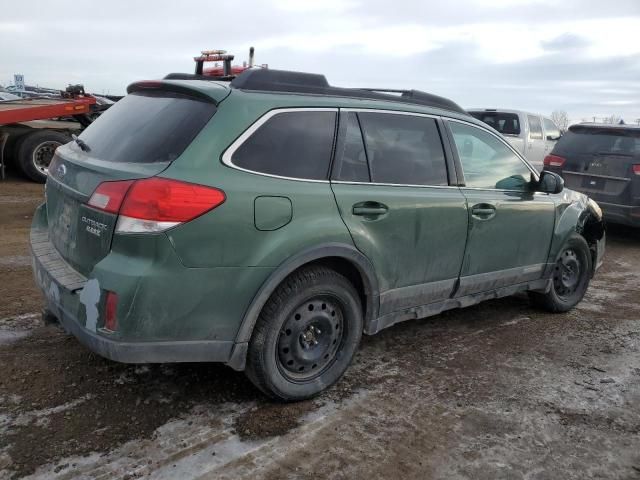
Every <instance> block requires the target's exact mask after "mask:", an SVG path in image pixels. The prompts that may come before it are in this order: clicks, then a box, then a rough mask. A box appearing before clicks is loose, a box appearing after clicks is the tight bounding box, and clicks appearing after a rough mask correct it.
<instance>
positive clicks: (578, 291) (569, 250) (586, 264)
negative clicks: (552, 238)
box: [531, 234, 592, 312]
mask: <svg viewBox="0 0 640 480" xmlns="http://www.w3.org/2000/svg"><path fill="white" fill-rule="evenodd" d="M591 271H592V259H591V251H590V250H589V245H588V244H587V242H586V240H585V239H584V238H583V237H582V236H580V235H578V234H573V235H572V236H571V237H569V240H568V241H567V243H566V244H565V245H564V247H563V248H562V250H561V251H560V254H559V255H558V258H557V259H556V264H555V266H554V269H553V275H552V282H551V289H550V290H549V292H547V293H544V294H541V293H535V292H532V293H531V299H532V300H533V302H534V303H535V304H536V305H538V306H540V307H542V308H544V309H545V310H549V311H551V312H566V311H568V310H570V309H572V308H573V307H575V306H576V305H577V304H578V303H579V302H580V301H581V300H582V297H584V294H585V293H586V291H587V288H588V287H589V282H590V280H591Z"/></svg>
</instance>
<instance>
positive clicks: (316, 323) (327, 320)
mask: <svg viewBox="0 0 640 480" xmlns="http://www.w3.org/2000/svg"><path fill="white" fill-rule="evenodd" d="M361 336H362V307H361V304H360V299H359V297H358V293H357V292H356V290H355V288H354V287H353V285H352V284H351V282H349V280H347V279H346V278H345V277H344V276H343V275H341V274H339V273H338V272H336V271H334V270H331V269H328V268H325V267H309V268H305V269H302V270H300V271H297V272H295V273H293V274H291V275H290V276H289V277H288V278H287V279H286V280H285V281H284V282H283V283H282V284H281V285H280V286H279V287H278V288H277V289H276V291H275V292H274V293H273V294H272V295H271V298H270V299H269V300H268V301H267V304H266V305H265V307H264V308H263V311H262V313H261V314H260V317H259V318H258V321H257V323H256V326H255V329H254V332H253V335H252V337H251V341H250V343H249V352H248V354H247V370H246V373H247V376H248V377H249V379H250V380H251V381H252V382H253V383H254V384H255V385H256V386H257V387H258V388H259V389H260V390H262V391H263V392H264V393H266V394H267V395H268V396H270V397H272V398H275V399H278V400H284V401H294V400H303V399H306V398H310V397H312V396H314V395H317V394H318V393H320V392H321V391H323V390H325V389H326V388H328V387H330V386H331V385H333V384H334V383H335V382H336V381H338V379H339V378H340V377H341V376H342V374H343V373H344V372H345V370H346V369H347V367H348V366H349V364H350V363H351V360H352V358H353V355H354V353H355V351H356V349H357V347H358V344H359V343H360V338H361Z"/></svg>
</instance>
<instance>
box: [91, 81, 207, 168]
mask: <svg viewBox="0 0 640 480" xmlns="http://www.w3.org/2000/svg"><path fill="white" fill-rule="evenodd" d="M215 112H216V106H215V104H214V103H209V102H207V101H204V100H200V99H195V98H192V97H189V96H186V95H182V94H176V93H172V92H166V91H153V92H135V93H132V94H130V95H127V96H126V97H124V98H123V99H122V100H120V101H119V102H117V103H116V104H115V105H113V106H112V107H111V108H109V109H108V110H107V111H106V112H105V113H103V114H102V115H101V116H100V117H99V118H98V119H97V120H96V121H95V122H93V123H92V124H91V125H90V126H89V127H88V128H87V129H86V130H85V131H84V132H82V135H80V138H81V139H82V140H83V141H84V142H85V143H86V144H87V145H88V146H89V148H90V149H91V150H90V151H89V152H88V153H89V155H91V156H92V157H94V158H97V159H99V160H106V161H110V162H134V163H153V162H171V161H173V160H175V159H176V158H177V157H179V156H180V155H181V154H182V152H183V151H184V150H185V149H186V148H187V146H188V145H189V144H190V143H191V141H192V140H193V139H194V138H195V136H196V135H197V134H198V133H199V132H200V130H202V128H203V127H204V126H205V125H206V123H207V122H208V121H209V120H210V119H211V117H212V116H213V114H214V113H215Z"/></svg>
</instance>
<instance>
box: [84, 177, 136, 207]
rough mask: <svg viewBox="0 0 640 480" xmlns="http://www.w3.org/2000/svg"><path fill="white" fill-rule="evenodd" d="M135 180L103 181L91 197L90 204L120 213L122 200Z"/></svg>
mask: <svg viewBox="0 0 640 480" xmlns="http://www.w3.org/2000/svg"><path fill="white" fill-rule="evenodd" d="M132 183H133V180H124V181H121V182H103V183H101V184H100V185H98V188H96V189H95V191H94V192H93V195H91V198H90V199H89V202H88V203H89V205H91V206H92V207H95V208H97V209H99V210H104V211H105V212H109V213H118V211H119V210H120V205H122V200H124V196H125V195H126V194H127V191H128V190H129V187H131V184H132Z"/></svg>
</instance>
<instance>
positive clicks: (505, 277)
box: [448, 120, 555, 296]
mask: <svg viewBox="0 0 640 480" xmlns="http://www.w3.org/2000/svg"><path fill="white" fill-rule="evenodd" d="M448 125H449V128H450V129H451V133H452V137H453V139H454V143H455V148H456V150H457V153H458V155H459V160H460V164H461V165H462V170H463V172H464V180H465V186H464V187H463V188H462V192H463V194H464V195H465V197H466V199H467V205H468V212H469V234H468V240H467V248H466V251H465V257H464V263H463V266H462V271H461V275H460V287H459V289H458V291H457V296H464V295H469V294H472V293H477V292H483V291H488V290H493V289H495V288H500V287H503V286H507V285H513V284H517V283H523V282H527V281H531V280H537V279H539V278H541V277H542V274H543V272H544V267H545V266H546V262H547V256H548V254H549V248H550V245H551V237H552V235H553V229H554V223H555V214H554V202H553V197H552V196H551V195H548V194H543V193H536V192H533V191H532V188H531V186H532V174H533V173H532V170H531V169H530V168H529V167H528V166H527V165H526V164H525V163H524V162H523V161H522V159H520V157H518V156H517V155H516V154H515V152H514V151H513V150H512V149H511V148H510V147H509V146H508V145H507V143H506V142H505V141H504V140H503V139H501V138H499V137H498V135H496V134H493V133H491V132H489V131H488V130H485V129H484V128H479V127H476V126H473V125H470V124H467V123H463V122H458V121H453V120H452V121H449V122H448Z"/></svg>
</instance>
